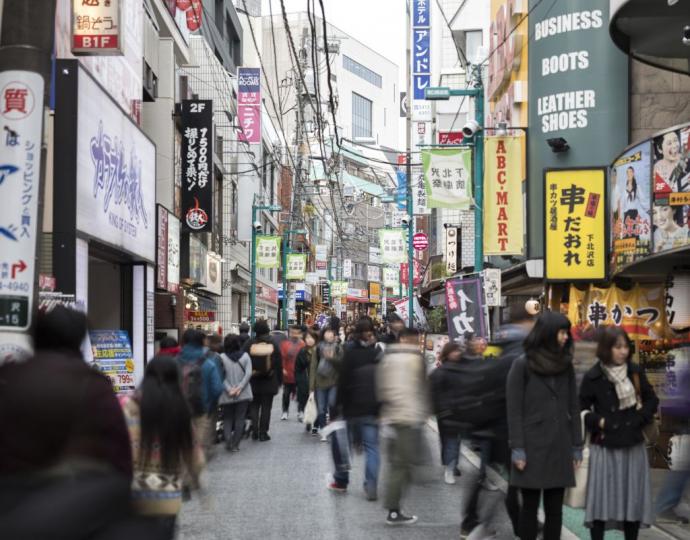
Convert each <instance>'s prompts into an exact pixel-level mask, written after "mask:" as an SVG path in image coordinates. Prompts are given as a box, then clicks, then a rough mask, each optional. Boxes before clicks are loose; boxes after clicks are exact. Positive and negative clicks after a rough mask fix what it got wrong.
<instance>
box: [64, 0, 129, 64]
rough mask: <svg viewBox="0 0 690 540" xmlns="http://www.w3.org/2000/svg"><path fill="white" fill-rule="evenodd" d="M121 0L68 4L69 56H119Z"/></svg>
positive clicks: (78, 0) (120, 46) (77, 0)
mask: <svg viewBox="0 0 690 540" xmlns="http://www.w3.org/2000/svg"><path fill="white" fill-rule="evenodd" d="M123 1H124V0H71V3H72V54H74V55H80V54H90V55H95V56H104V55H120V54H122V37H121V36H122V32H121V28H122V26H121V24H120V21H121V18H122V2H123Z"/></svg>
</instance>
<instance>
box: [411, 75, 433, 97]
mask: <svg viewBox="0 0 690 540" xmlns="http://www.w3.org/2000/svg"><path fill="white" fill-rule="evenodd" d="M413 83H414V99H424V89H425V88H429V87H430V86H431V75H415V76H414V77H413Z"/></svg>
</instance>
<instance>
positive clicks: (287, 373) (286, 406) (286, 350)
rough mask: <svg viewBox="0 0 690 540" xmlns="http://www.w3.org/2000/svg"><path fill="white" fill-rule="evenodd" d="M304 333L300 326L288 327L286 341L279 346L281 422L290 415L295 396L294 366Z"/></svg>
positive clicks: (302, 344)
mask: <svg viewBox="0 0 690 540" xmlns="http://www.w3.org/2000/svg"><path fill="white" fill-rule="evenodd" d="M303 336H304V332H303V331H302V328H301V327H300V326H297V325H294V326H291V327H290V330H289V336H288V339H286V340H283V342H282V343H281V344H280V358H281V360H282V362H283V414H282V416H281V417H280V419H281V420H287V419H288V415H289V413H290V400H291V399H292V396H295V395H296V394H297V382H296V380H295V365H296V364H297V357H298V356H299V353H300V351H301V350H302V349H303V348H304V340H303V339H302V337H303Z"/></svg>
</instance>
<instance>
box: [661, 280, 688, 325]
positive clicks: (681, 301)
mask: <svg viewBox="0 0 690 540" xmlns="http://www.w3.org/2000/svg"><path fill="white" fill-rule="evenodd" d="M666 318H667V320H668V325H669V326H670V327H671V328H673V329H675V330H682V329H684V328H690V274H688V273H685V272H682V273H681V272H674V273H673V274H671V275H669V276H668V280H667V282H666Z"/></svg>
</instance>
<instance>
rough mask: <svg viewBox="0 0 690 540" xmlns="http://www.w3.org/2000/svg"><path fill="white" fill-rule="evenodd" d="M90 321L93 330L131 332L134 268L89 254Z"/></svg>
mask: <svg viewBox="0 0 690 540" xmlns="http://www.w3.org/2000/svg"><path fill="white" fill-rule="evenodd" d="M88 309H89V324H90V327H91V329H92V330H125V331H127V332H128V333H129V335H130V338H131V335H132V267H131V266H129V265H123V264H121V263H119V262H116V261H113V260H106V259H103V258H100V257H97V256H93V255H89V296H88Z"/></svg>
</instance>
